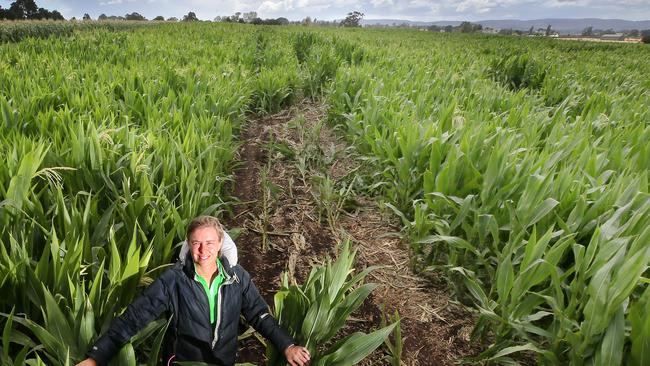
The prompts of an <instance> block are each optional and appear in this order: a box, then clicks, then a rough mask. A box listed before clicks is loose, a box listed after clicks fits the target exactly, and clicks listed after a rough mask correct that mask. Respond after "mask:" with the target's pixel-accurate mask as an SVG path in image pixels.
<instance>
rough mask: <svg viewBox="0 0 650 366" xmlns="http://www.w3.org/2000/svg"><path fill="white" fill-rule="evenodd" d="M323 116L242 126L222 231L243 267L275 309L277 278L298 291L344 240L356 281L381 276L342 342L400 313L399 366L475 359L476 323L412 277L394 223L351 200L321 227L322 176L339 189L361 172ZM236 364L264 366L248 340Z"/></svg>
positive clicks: (320, 108) (285, 115)
mask: <svg viewBox="0 0 650 366" xmlns="http://www.w3.org/2000/svg"><path fill="white" fill-rule="evenodd" d="M325 115H326V106H324V105H322V104H317V103H312V102H308V101H303V102H301V103H298V104H296V105H294V106H292V107H291V108H290V109H288V110H284V111H282V112H280V113H278V114H275V115H272V116H268V117H263V118H255V119H250V120H249V121H248V124H247V127H246V130H245V131H244V132H243V134H242V136H241V141H242V142H243V145H242V146H241V148H240V150H239V155H240V156H239V158H240V161H241V162H242V165H241V167H240V168H239V169H238V170H237V171H236V172H235V184H234V185H233V187H232V191H233V192H234V193H233V195H234V196H235V197H237V198H238V199H239V200H240V204H238V205H236V207H235V209H234V214H233V215H232V217H231V218H229V219H227V220H226V221H225V224H226V226H227V227H228V228H229V229H231V230H232V229H234V228H240V229H241V233H240V235H239V236H238V237H236V239H235V242H236V243H237V247H238V249H239V258H240V263H241V265H242V266H243V267H244V268H246V269H247V270H248V271H249V272H250V273H251V276H252V278H253V281H254V282H255V284H256V285H257V287H258V288H259V289H260V292H261V293H262V296H264V298H265V299H266V301H267V302H268V303H269V304H270V305H271V306H273V294H274V293H275V292H276V291H277V290H278V289H279V283H280V274H281V273H282V272H283V271H288V273H289V275H290V278H295V279H296V281H298V282H299V283H302V282H303V281H304V280H305V279H306V277H307V275H308V274H309V271H310V269H311V267H312V266H313V265H314V264H321V263H323V262H324V259H325V258H326V257H328V256H329V257H335V256H336V250H337V249H336V248H337V245H338V244H339V243H340V242H341V241H342V240H343V238H344V237H346V236H349V237H351V239H352V241H353V243H354V244H355V245H356V247H357V249H358V254H357V264H356V269H357V271H360V270H362V269H363V268H365V267H367V266H371V265H379V266H382V267H381V268H379V269H377V270H375V271H373V272H371V274H370V275H369V276H368V277H367V279H366V282H374V283H377V284H378V285H379V286H378V287H377V288H376V289H375V291H374V292H373V293H372V294H371V296H370V297H369V298H368V299H367V300H366V302H365V303H364V305H363V306H362V307H361V308H360V309H359V310H358V311H357V312H355V313H353V317H352V319H351V320H350V321H348V325H347V326H346V327H345V328H344V329H343V333H345V334H349V333H351V332H355V331H364V332H369V331H371V330H373V329H376V328H378V327H379V326H380V320H381V314H382V309H385V312H386V313H387V314H392V313H394V311H395V310H397V311H398V312H399V314H400V317H401V318H402V321H401V328H402V336H403V341H404V351H403V356H402V364H403V365H407V366H416V365H422V366H424V365H451V364H454V363H455V362H456V361H458V360H459V359H460V358H462V357H466V356H471V355H475V354H476V353H477V351H478V347H477V346H476V345H474V346H473V345H471V344H470V342H469V334H470V332H471V330H472V328H473V325H474V322H475V319H474V316H473V315H472V314H471V313H470V312H468V311H467V310H465V309H464V308H462V307H461V306H458V305H456V304H454V303H453V302H452V301H451V299H450V298H449V294H448V291H447V289H446V288H445V287H444V284H443V283H442V281H430V280H425V279H423V278H420V277H418V276H417V275H415V274H413V273H412V272H411V270H410V267H409V261H410V260H409V250H408V246H407V244H406V243H404V242H403V240H402V239H401V237H402V236H401V235H400V226H399V222H398V221H397V220H396V219H395V218H390V217H386V214H384V213H382V211H381V210H380V209H379V207H378V206H377V204H376V203H375V202H374V201H373V200H372V199H370V198H368V197H363V196H355V197H354V199H353V201H354V205H353V206H354V207H353V208H351V209H349V208H346V210H334V211H335V212H338V214H337V215H336V217H335V220H334V222H332V220H327V219H326V216H327V215H326V210H324V207H323V202H324V201H323V200H322V199H320V198H319V197H322V192H320V191H318V189H317V188H316V184H315V183H314V182H315V181H316V180H318V179H322V177H323V176H327V177H330V179H331V180H332V181H333V182H336V183H339V184H340V183H341V182H344V181H350V177H351V176H353V175H354V174H355V171H356V169H357V168H359V167H360V164H361V162H360V160H359V159H357V158H355V157H354V154H350V153H349V151H350V149H349V146H348V145H347V144H346V143H345V141H344V140H343V139H342V138H340V137H339V136H338V135H337V134H336V133H334V132H332V131H331V129H330V128H329V127H328V126H327V125H326V124H324V123H323V121H324V118H325ZM314 160H317V162H314ZM319 177H320V178H319ZM338 187H339V186H337V189H338ZM332 228H333V229H332ZM435 282H439V283H435ZM345 334H341V335H340V337H342V336H344V335H345ZM385 356H386V353H385V349H384V348H383V347H380V348H379V349H378V350H377V351H375V352H374V353H373V354H372V355H371V356H370V357H369V358H367V359H366V360H364V361H362V363H361V364H362V365H388V364H389V363H388V361H387V360H386V359H385ZM237 362H251V363H253V364H256V365H263V364H264V347H263V346H262V345H261V344H260V342H259V341H258V340H257V339H256V338H255V337H248V338H246V339H244V340H243V341H241V342H240V354H239V358H238V361H237Z"/></svg>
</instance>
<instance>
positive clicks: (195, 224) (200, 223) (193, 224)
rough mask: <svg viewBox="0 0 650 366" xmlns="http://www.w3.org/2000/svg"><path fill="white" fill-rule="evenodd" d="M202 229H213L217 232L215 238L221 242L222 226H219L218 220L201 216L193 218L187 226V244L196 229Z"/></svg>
mask: <svg viewBox="0 0 650 366" xmlns="http://www.w3.org/2000/svg"><path fill="white" fill-rule="evenodd" d="M202 227H211V228H214V229H215V230H216V231H217V236H218V237H219V240H223V226H221V223H220V222H219V219H217V218H216V217H214V216H207V215H202V216H199V217H196V218H194V219H193V220H192V221H190V223H189V224H188V225H187V234H186V235H185V238H186V239H187V241H188V242H189V240H190V235H192V234H193V233H194V232H195V231H196V230H197V229H200V228H202Z"/></svg>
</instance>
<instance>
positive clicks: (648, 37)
mask: <svg viewBox="0 0 650 366" xmlns="http://www.w3.org/2000/svg"><path fill="white" fill-rule="evenodd" d="M641 42H643V43H645V44H648V43H650V29H645V30H642V31H641Z"/></svg>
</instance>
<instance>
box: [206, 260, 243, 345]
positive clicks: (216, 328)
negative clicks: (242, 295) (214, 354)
mask: <svg viewBox="0 0 650 366" xmlns="http://www.w3.org/2000/svg"><path fill="white" fill-rule="evenodd" d="M224 273H225V274H226V276H228V273H227V272H226V271H224ZM237 280H238V279H237V275H235V276H232V277H231V276H228V278H227V279H226V281H225V282H224V283H222V284H221V286H219V289H218V290H217V323H216V324H215V326H214V338H212V348H213V349H214V347H215V346H216V345H217V341H219V325H221V311H222V308H223V306H221V289H222V288H223V286H227V285H232V284H233V282H235V281H237Z"/></svg>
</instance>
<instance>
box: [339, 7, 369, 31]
mask: <svg viewBox="0 0 650 366" xmlns="http://www.w3.org/2000/svg"><path fill="white" fill-rule="evenodd" d="M363 16H364V14H363V13H362V12H359V11H356V10H355V11H353V12H350V13H348V15H347V16H346V17H345V19H343V21H341V26H343V27H360V26H361V25H360V23H361V19H363Z"/></svg>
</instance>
